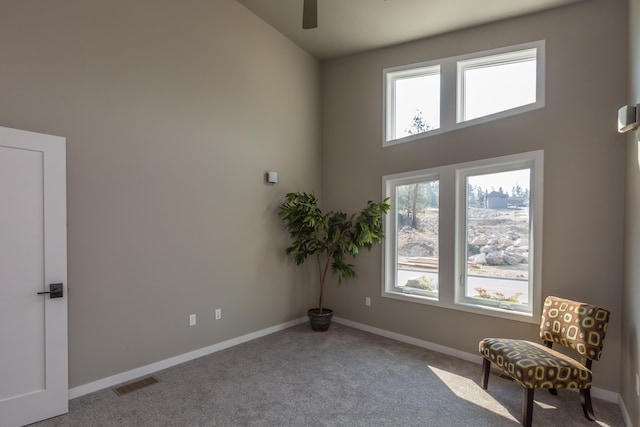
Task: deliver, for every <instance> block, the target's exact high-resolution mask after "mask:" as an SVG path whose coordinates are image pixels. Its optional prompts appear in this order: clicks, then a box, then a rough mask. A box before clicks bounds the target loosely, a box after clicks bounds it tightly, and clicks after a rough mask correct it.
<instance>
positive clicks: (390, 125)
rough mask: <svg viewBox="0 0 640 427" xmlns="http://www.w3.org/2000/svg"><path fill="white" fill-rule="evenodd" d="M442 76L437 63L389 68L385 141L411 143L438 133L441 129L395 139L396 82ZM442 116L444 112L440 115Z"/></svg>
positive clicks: (386, 79)
mask: <svg viewBox="0 0 640 427" xmlns="http://www.w3.org/2000/svg"><path fill="white" fill-rule="evenodd" d="M436 74H441V69H440V64H438V63H437V62H434V61H431V62H423V63H420V64H412V65H409V66H407V65H405V66H401V67H394V68H388V69H386V70H385V91H384V94H385V96H384V102H383V105H384V106H385V112H384V116H385V120H386V121H385V126H384V132H385V140H386V141H398V140H400V139H401V140H403V141H411V140H413V139H417V138H421V137H423V136H424V134H425V133H438V131H439V130H440V127H442V125H440V127H438V128H437V129H432V130H429V131H427V132H423V133H419V134H415V135H409V136H405V137H403V138H398V139H396V138H395V134H396V84H395V82H396V81H397V80H400V79H406V78H412V77H422V76H432V75H436ZM440 97H441V98H442V91H440ZM440 115H442V112H441V113H440Z"/></svg>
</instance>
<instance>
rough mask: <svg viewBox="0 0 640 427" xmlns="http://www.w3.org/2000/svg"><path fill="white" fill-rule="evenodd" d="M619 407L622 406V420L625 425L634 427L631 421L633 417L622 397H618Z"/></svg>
mask: <svg viewBox="0 0 640 427" xmlns="http://www.w3.org/2000/svg"><path fill="white" fill-rule="evenodd" d="M618 406H620V412H622V419H623V420H624V425H625V426H626V427H633V421H631V416H629V411H627V407H626V405H625V404H624V399H623V398H622V395H618Z"/></svg>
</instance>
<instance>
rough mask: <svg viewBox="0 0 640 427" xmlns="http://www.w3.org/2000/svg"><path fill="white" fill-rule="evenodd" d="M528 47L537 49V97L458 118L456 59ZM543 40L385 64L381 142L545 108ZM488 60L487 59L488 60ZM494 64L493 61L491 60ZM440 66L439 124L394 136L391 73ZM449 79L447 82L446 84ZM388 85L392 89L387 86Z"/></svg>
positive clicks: (516, 52)
mask: <svg viewBox="0 0 640 427" xmlns="http://www.w3.org/2000/svg"><path fill="white" fill-rule="evenodd" d="M531 49H535V52H536V101H535V102H534V103H531V104H527V105H522V106H519V107H515V108H512V109H508V110H504V111H500V112H497V113H494V114H490V115H487V116H482V117H477V118H474V119H471V120H461V117H463V116H462V115H461V111H464V110H462V108H463V107H461V106H460V103H461V100H462V99H464V95H463V92H462V91H463V90H464V87H463V83H461V77H460V72H461V71H460V70H459V68H460V67H459V66H458V64H459V63H463V65H462V66H464V64H465V63H466V64H473V63H474V62H476V63H480V62H482V61H483V60H485V61H490V60H492V59H493V60H497V59H499V58H503V60H505V61H512V60H514V58H518V57H519V56H521V55H530V54H529V52H530V50H531ZM545 51H546V43H545V40H538V41H533V42H528V43H522V44H518V45H513V46H506V47H501V48H496V49H490V50H485V51H481V52H473V53H469V54H465V55H459V56H453V57H449V58H443V59H437V60H432V61H427V62H420V63H416V64H408V65H402V66H397V67H390V68H385V69H383V70H382V74H383V79H382V81H383V92H382V93H383V98H384V99H383V103H382V104H383V108H382V110H383V111H382V114H383V117H384V119H383V120H382V127H383V129H382V146H383V147H389V146H394V145H397V144H401V143H404V142H409V141H414V140H416V139H422V138H428V137H431V136H435V135H439V134H441V133H445V132H450V131H453V130H457V129H462V128H465V127H468V126H473V125H476V124H480V123H486V122H489V121H493V120H498V119H502V118H505V117H509V116H513V115H516V114H522V113H525V112H529V111H533V110H537V109H540V108H544V106H545V81H546V78H545V69H546V63H545V57H546V52H545ZM489 63H490V62H489ZM493 64H496V62H493ZM435 66H440V76H441V77H440V127H439V128H438V129H434V130H430V131H427V132H424V133H420V134H417V135H409V136H406V137H403V138H398V139H394V135H395V130H392V128H391V127H392V126H393V125H394V123H395V117H394V114H395V113H394V112H395V104H394V103H395V97H394V93H393V90H392V87H393V81H394V80H393V77H394V75H401V73H405V74H406V75H410V74H411V73H412V72H419V70H421V69H425V68H429V67H435ZM449 82H450V84H449ZM390 89H391V90H390Z"/></svg>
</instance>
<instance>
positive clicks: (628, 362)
mask: <svg viewBox="0 0 640 427" xmlns="http://www.w3.org/2000/svg"><path fill="white" fill-rule="evenodd" d="M629 4H630V14H629V16H630V19H629V77H630V78H629V91H628V96H627V97H626V101H627V102H628V103H629V105H635V104H638V103H640V30H639V28H640V1H639V0H631V1H630V2H629ZM622 104H624V102H623V103H622ZM622 104H621V105H622ZM638 135H640V133H639V132H638V131H636V132H629V133H628V134H627V181H626V198H625V203H626V209H625V214H626V219H625V276H624V288H623V294H622V295H623V298H622V301H623V303H622V310H623V312H622V314H623V324H622V353H621V363H620V368H621V378H622V381H621V386H620V393H621V395H622V400H623V402H624V405H625V407H626V409H627V412H628V413H629V417H630V418H631V421H632V422H633V425H634V426H636V427H637V426H640V399H639V398H638V396H637V395H636V389H635V388H636V384H635V375H636V374H638V373H640V343H639V334H640V310H638V307H639V306H640V263H638V259H639V258H640V223H639V222H638V218H640V150H638V146H639V145H640V138H639V137H638Z"/></svg>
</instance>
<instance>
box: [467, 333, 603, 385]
mask: <svg viewBox="0 0 640 427" xmlns="http://www.w3.org/2000/svg"><path fill="white" fill-rule="evenodd" d="M479 350H480V354H482V356H483V357H485V358H486V359H488V360H489V361H490V362H492V363H495V364H496V365H497V366H498V367H500V368H501V369H502V370H503V371H504V372H505V373H506V374H508V375H509V376H510V377H512V378H513V379H515V380H516V381H517V382H519V383H520V384H521V385H522V386H524V387H526V388H584V389H587V388H591V371H590V370H589V369H587V368H586V367H585V366H583V365H582V364H580V363H579V362H577V361H576V360H574V359H572V358H571V357H569V356H566V355H564V354H562V353H559V352H557V351H555V350H552V349H550V348H548V347H546V346H543V345H541V344H537V343H533V342H530V341H523V340H513V339H507V338H485V339H483V340H482V341H480V345H479Z"/></svg>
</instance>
